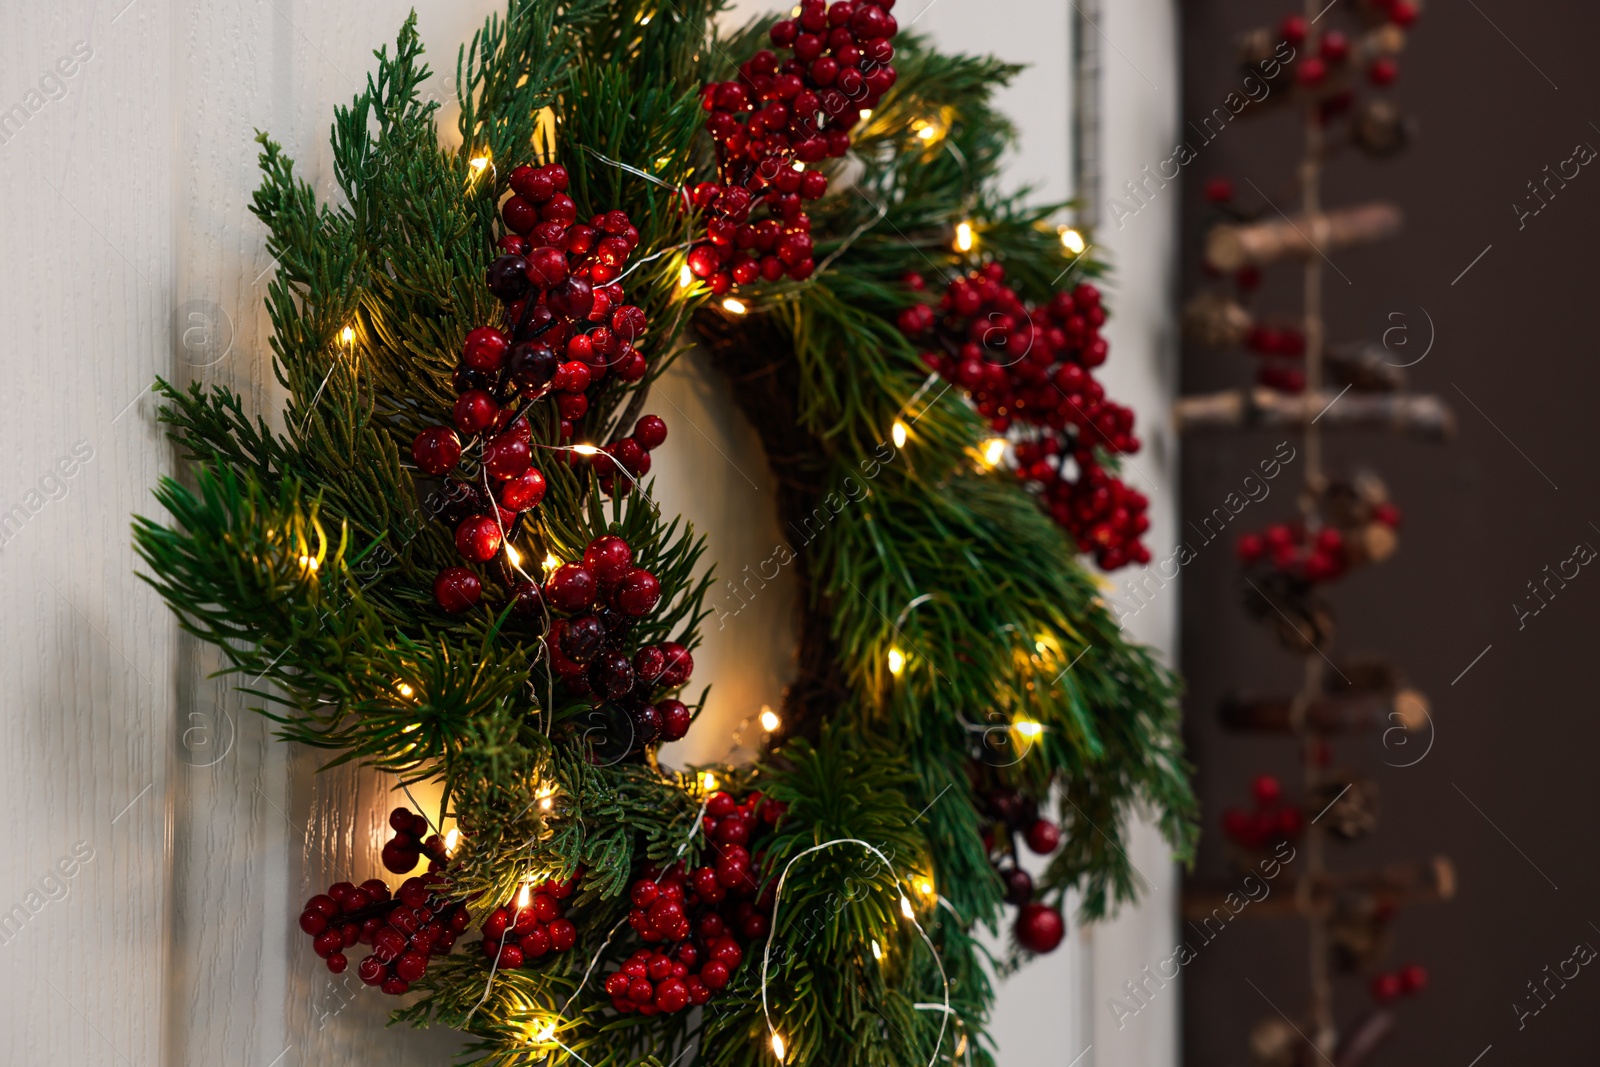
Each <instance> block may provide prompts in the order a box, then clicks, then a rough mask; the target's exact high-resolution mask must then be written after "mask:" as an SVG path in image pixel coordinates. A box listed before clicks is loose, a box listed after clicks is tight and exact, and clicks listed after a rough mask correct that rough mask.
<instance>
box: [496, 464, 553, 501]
mask: <svg viewBox="0 0 1600 1067" xmlns="http://www.w3.org/2000/svg"><path fill="white" fill-rule="evenodd" d="M544 491H545V481H544V475H542V474H540V473H539V472H538V471H537V470H535V469H534V468H532V467H529V468H528V469H527V470H525V471H523V472H522V473H521V474H519V475H517V476H516V477H515V478H512V479H511V480H509V481H507V482H506V484H504V485H502V486H501V487H500V506H501V507H503V508H505V509H506V510H507V511H527V510H528V509H530V508H533V507H537V506H538V504H539V501H541V500H543V499H544Z"/></svg>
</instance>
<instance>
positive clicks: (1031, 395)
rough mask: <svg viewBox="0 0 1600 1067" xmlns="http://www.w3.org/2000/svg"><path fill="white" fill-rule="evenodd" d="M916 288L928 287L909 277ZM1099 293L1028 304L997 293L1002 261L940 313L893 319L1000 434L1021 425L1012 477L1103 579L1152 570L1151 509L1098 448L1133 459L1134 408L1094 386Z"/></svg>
mask: <svg viewBox="0 0 1600 1067" xmlns="http://www.w3.org/2000/svg"><path fill="white" fill-rule="evenodd" d="M906 282H907V284H908V285H910V287H911V288H912V289H913V290H919V291H920V290H921V289H923V288H924V287H925V283H924V281H923V279H922V277H921V276H920V275H916V274H912V275H908V276H907V278H906ZM1105 321H1106V314H1105V309H1104V308H1103V307H1102V306H1101V304H1100V291H1099V290H1098V289H1096V288H1095V287H1094V286H1093V285H1090V284H1088V283H1087V282H1085V283H1083V284H1080V285H1078V286H1076V287H1075V288H1074V289H1073V290H1072V291H1071V292H1061V293H1057V294H1056V295H1055V296H1054V297H1053V298H1051V300H1050V302H1049V303H1048V304H1046V305H1044V306H1043V307H1041V308H1035V307H1029V306H1028V305H1026V304H1024V303H1023V302H1022V300H1021V299H1019V298H1018V296H1017V294H1016V291H1015V290H1013V289H1012V288H1010V287H1009V286H1007V285H1006V284H1005V271H1004V269H1003V268H1002V267H1001V266H1000V264H998V263H990V264H988V265H986V266H985V267H983V268H982V269H981V270H978V271H974V272H973V273H972V274H969V275H966V276H964V277H959V278H957V279H955V280H954V281H952V282H951V283H950V285H949V286H948V287H947V288H946V290H945V293H944V295H943V296H942V297H941V298H940V300H939V303H938V305H937V307H935V306H932V305H928V304H921V303H919V304H914V305H912V306H911V307H909V308H906V309H905V310H904V311H902V312H901V313H900V317H899V326H900V329H901V331H902V332H903V333H905V334H906V335H907V336H908V337H911V338H913V339H916V340H918V341H921V342H924V343H932V344H934V345H936V346H937V349H936V350H934V351H929V352H926V353H924V355H923V357H922V359H923V361H924V362H925V363H926V364H927V365H928V366H929V367H930V368H932V369H933V370H935V371H937V372H938V373H939V374H940V375H942V376H943V377H944V378H945V379H947V380H948V381H951V382H954V383H955V384H956V385H959V386H960V387H961V388H962V389H964V390H966V392H967V394H968V396H970V397H971V399H972V402H973V404H974V405H975V406H976V407H977V409H978V411H979V413H981V414H982V415H984V416H985V417H986V418H988V419H989V421H990V425H992V426H993V427H994V429H995V430H996V431H998V432H1000V433H1005V432H1007V431H1008V430H1010V429H1011V428H1012V427H1013V426H1022V427H1025V428H1026V429H1027V431H1028V436H1026V437H1025V438H1024V439H1022V440H1020V441H1018V442H1016V444H1015V448H1014V453H1015V458H1016V471H1017V476H1018V477H1019V478H1021V479H1022V480H1023V481H1024V482H1026V483H1028V484H1029V485H1030V486H1032V487H1034V488H1035V489H1036V490H1037V491H1038V493H1039V497H1040V501H1041V503H1042V504H1043V506H1044V508H1045V510H1046V511H1048V512H1049V513H1050V516H1051V517H1052V518H1054V519H1055V521H1056V522H1057V523H1058V524H1059V525H1061V526H1063V527H1065V528H1066V530H1067V531H1068V532H1069V533H1071V534H1072V536H1073V539H1074V540H1075V541H1077V543H1078V545H1079V547H1080V548H1081V549H1083V550H1084V551H1086V552H1093V553H1094V554H1095V560H1096V562H1097V563H1098V564H1099V565H1100V566H1101V567H1102V568H1103V569H1105V570H1115V569H1116V568H1118V567H1121V566H1124V565H1125V564H1128V563H1148V562H1149V560H1150V552H1149V550H1148V549H1147V548H1145V546H1144V545H1143V544H1141V543H1140V541H1139V538H1140V535H1142V534H1143V533H1144V532H1145V531H1146V530H1147V529H1149V528H1150V520H1149V519H1148V518H1146V516H1145V509H1146V508H1147V507H1148V506H1149V503H1150V502H1149V500H1148V499H1147V498H1146V497H1145V495H1144V494H1143V493H1140V492H1138V491H1136V490H1134V489H1132V488H1130V487H1129V486H1127V485H1126V484H1124V483H1123V482H1122V480H1121V479H1119V478H1117V477H1116V476H1115V475H1114V474H1112V473H1111V472H1110V471H1108V470H1107V469H1106V468H1105V466H1104V464H1103V463H1102V462H1101V456H1100V452H1101V450H1109V451H1111V452H1115V453H1117V454H1119V455H1127V454H1132V453H1134V452H1137V451H1139V447H1140V444H1139V439H1138V438H1137V437H1135V436H1134V434H1133V411H1132V410H1131V409H1129V408H1125V407H1123V406H1121V405H1120V404H1116V403H1113V402H1111V401H1109V400H1107V399H1106V396H1105V390H1104V389H1103V388H1102V387H1101V385H1100V383H1099V382H1097V381H1095V380H1094V375H1093V373H1092V371H1093V369H1094V368H1095V367H1098V366H1100V365H1101V364H1102V363H1104V362H1105V361H1106V355H1107V352H1108V347H1107V345H1106V341H1105V338H1103V337H1101V336H1100V327H1101V326H1102V325H1103V324H1104V323H1105Z"/></svg>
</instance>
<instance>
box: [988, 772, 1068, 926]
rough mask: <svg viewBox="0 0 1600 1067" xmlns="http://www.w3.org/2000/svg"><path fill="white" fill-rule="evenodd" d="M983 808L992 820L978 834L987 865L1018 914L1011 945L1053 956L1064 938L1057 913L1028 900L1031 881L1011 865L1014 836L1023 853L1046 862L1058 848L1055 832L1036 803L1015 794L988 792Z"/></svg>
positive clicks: (1002, 790) (1057, 830)
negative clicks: (1019, 836) (1024, 846)
mask: <svg viewBox="0 0 1600 1067" xmlns="http://www.w3.org/2000/svg"><path fill="white" fill-rule="evenodd" d="M983 806H984V811H985V812H986V813H987V814H988V815H989V816H990V818H991V819H992V821H991V822H990V824H989V825H988V826H987V827H986V828H985V829H984V834H983V839H984V843H985V844H986V845H987V847H988V849H989V852H990V860H989V862H990V863H991V865H993V867H994V871H995V874H997V875H999V876H1000V881H1001V882H1002V883H1003V884H1004V885H1005V899H1006V902H1007V903H1008V904H1015V905H1016V906H1017V908H1018V909H1019V910H1018V912H1017V924H1016V927H1015V929H1016V935H1017V943H1018V944H1020V945H1021V946H1022V947H1023V948H1025V949H1027V950H1028V951H1029V952H1037V953H1045V952H1051V951H1054V950H1055V948H1056V946H1057V945H1059V944H1061V939H1062V937H1063V936H1065V934H1066V922H1065V920H1063V919H1062V917H1061V912H1060V910H1059V909H1056V908H1052V907H1050V906H1049V905H1048V904H1044V903H1041V902H1039V901H1036V900H1034V899H1033V876H1032V875H1030V874H1029V873H1028V872H1027V871H1026V870H1024V869H1023V868H1022V866H1021V864H1019V863H1018V862H1017V856H1018V851H1017V834H1018V833H1019V832H1020V833H1021V834H1022V839H1023V840H1024V841H1026V842H1027V844H1028V849H1029V851H1031V852H1035V853H1037V854H1039V855H1041V856H1048V855H1049V854H1050V853H1052V852H1054V851H1055V850H1056V849H1058V848H1060V847H1061V827H1059V826H1057V825H1056V824H1055V823H1053V822H1051V821H1050V820H1049V819H1042V818H1040V817H1039V805H1038V803H1037V802H1035V801H1034V800H1032V799H1030V798H1028V797H1025V796H1023V795H1022V794H1021V793H1020V792H1018V791H1017V790H1015V789H1011V788H1000V789H992V790H990V791H988V792H987V793H985V794H983ZM996 852H998V853H999V855H998V856H996V855H995V853H996Z"/></svg>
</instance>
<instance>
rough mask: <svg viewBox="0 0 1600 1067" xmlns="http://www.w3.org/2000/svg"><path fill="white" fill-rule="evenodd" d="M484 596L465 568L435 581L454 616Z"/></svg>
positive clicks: (448, 571) (436, 591)
mask: <svg viewBox="0 0 1600 1067" xmlns="http://www.w3.org/2000/svg"><path fill="white" fill-rule="evenodd" d="M482 595H483V584H482V583H481V582H479V581H478V576H477V575H476V574H473V573H472V572H471V571H469V570H467V568H465V567H446V568H445V569H444V570H442V571H440V572H439V576H438V577H437V578H435V579H434V580H433V599H434V601H435V602H437V603H438V605H439V606H440V607H441V608H443V609H444V610H445V611H448V612H450V614H452V615H459V614H461V612H463V611H466V610H468V609H469V608H471V607H472V606H473V605H474V604H476V603H477V602H478V598H479V597H480V596H482ZM406 869H407V870H410V869H411V868H409V867H408V868H406Z"/></svg>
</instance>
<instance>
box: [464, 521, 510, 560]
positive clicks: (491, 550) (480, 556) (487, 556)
mask: <svg viewBox="0 0 1600 1067" xmlns="http://www.w3.org/2000/svg"><path fill="white" fill-rule="evenodd" d="M500 541H501V537H500V524H499V523H498V522H496V521H495V520H494V518H492V517H491V516H488V515H475V516H473V517H472V518H470V519H467V520H466V521H465V522H463V523H462V524H461V525H460V526H457V527H456V551H457V552H460V553H461V554H462V555H463V556H465V557H466V558H467V559H469V560H472V561H473V562H474V563H487V562H489V561H490V560H491V559H493V558H494V556H495V553H496V552H499V551H500Z"/></svg>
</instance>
